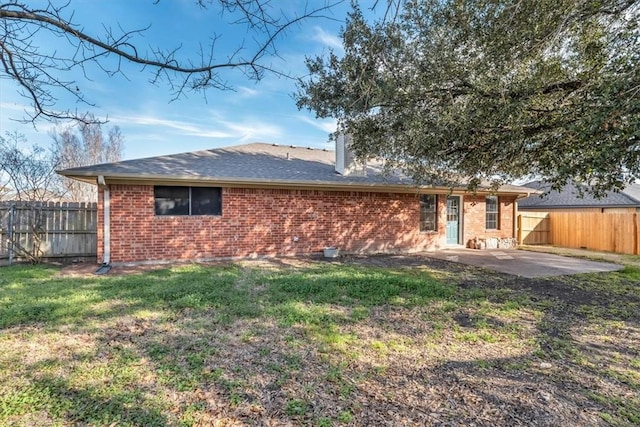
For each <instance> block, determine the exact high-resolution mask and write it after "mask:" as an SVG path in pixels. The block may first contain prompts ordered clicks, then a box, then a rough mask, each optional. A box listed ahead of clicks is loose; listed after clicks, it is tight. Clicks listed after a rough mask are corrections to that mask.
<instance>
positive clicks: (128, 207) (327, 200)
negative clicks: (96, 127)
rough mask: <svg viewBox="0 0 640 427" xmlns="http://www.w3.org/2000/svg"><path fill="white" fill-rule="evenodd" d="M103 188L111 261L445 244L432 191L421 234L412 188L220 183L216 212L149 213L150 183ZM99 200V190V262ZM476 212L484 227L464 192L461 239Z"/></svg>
mask: <svg viewBox="0 0 640 427" xmlns="http://www.w3.org/2000/svg"><path fill="white" fill-rule="evenodd" d="M110 193H111V261H113V262H128V261H151V260H156V261H157V260H171V259H203V258H218V257H251V256H259V255H294V254H306V253H313V252H320V251H321V250H322V249H323V248H324V247H326V246H337V247H339V248H340V250H341V251H343V252H367V253H376V252H415V251H423V250H435V249H436V248H439V247H442V246H444V244H445V238H444V235H445V223H446V212H445V207H446V196H438V212H439V217H438V232H426V233H421V232H420V231H419V220H420V204H419V198H418V196H417V195H416V194H415V193H410V194H396V193H366V192H343V191H316V190H284V189H248V188H223V192H222V215H221V216H156V215H155V214H154V200H153V186H150V185H120V184H117V185H116V184H113V185H110ZM102 201H103V197H102V191H100V195H99V209H98V212H99V213H98V223H99V227H98V260H99V261H102V257H103V233H102V229H103V215H102V213H103V211H102ZM482 202H484V199H482ZM510 205H513V203H511V204H510ZM467 209H469V212H468V213H467V212H466V210H467ZM504 211H506V209H503V206H502V200H501V212H502V215H504V219H503V220H502V222H501V230H500V231H498V232H497V233H498V234H500V235H501V236H502V234H505V233H506V236H509V237H510V236H511V231H509V230H511V229H510V228H505V227H506V226H507V222H506V221H509V224H510V221H511V218H510V217H509V216H508V215H505V214H504ZM476 215H479V216H480V217H481V218H479V219H478V220H477V221H480V220H481V223H482V229H483V230H484V208H483V207H482V208H480V207H479V206H478V205H476V206H474V207H471V206H469V207H467V203H466V197H465V215H464V220H465V238H466V236H467V235H468V233H467V231H466V230H467V227H466V222H467V221H471V222H477V221H476V218H475V216H476ZM509 227H510V226H509ZM473 229H474V230H475V229H476V228H473ZM503 231H504V233H503ZM507 231H508V232H507ZM494 234H495V233H494ZM494 234H491V235H490V236H487V237H492V236H493V235H494ZM294 237H297V238H298V241H297V242H296V241H294ZM471 237H475V235H472V236H471Z"/></svg>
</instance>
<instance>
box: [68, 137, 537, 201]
mask: <svg viewBox="0 0 640 427" xmlns="http://www.w3.org/2000/svg"><path fill="white" fill-rule="evenodd" d="M334 160H335V152H334V151H332V150H324V149H316V148H306V147H296V146H289V145H276V144H264V143H252V144H244V145H236V146H231V147H226V148H217V149H211V150H203V151H195V152H190V153H180V154H173V155H167V156H158V157H148V158H143V159H135V160H125V161H121V162H116V163H104V164H98V165H92V166H85V167H79V168H72V169H65V170H61V171H58V173H60V174H61V175H64V176H68V177H71V178H76V179H84V180H87V179H88V178H96V177H97V176H99V175H102V176H104V177H105V178H112V179H113V178H117V179H131V180H145V179H146V180H157V181H160V180H172V181H176V180H178V181H193V180H200V181H212V182H215V181H218V182H220V181H224V182H238V183H243V182H246V183H249V182H251V183H280V184H287V183H289V184H293V183H296V184H300V185H302V184H308V185H312V186H313V185H320V184H323V185H335V186H358V185H361V186H394V185H395V186H410V185H412V181H411V180H410V179H409V178H406V177H402V176H399V175H384V174H382V173H381V170H380V168H379V167H376V165H375V164H374V165H368V166H367V173H366V175H365V176H357V175H340V174H338V173H336V172H335V167H334ZM500 190H501V191H502V192H510V193H523V192H526V191H527V189H524V188H522V187H518V186H509V185H507V186H504V187H502V188H501V189H500Z"/></svg>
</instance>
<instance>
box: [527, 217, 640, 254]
mask: <svg viewBox="0 0 640 427" xmlns="http://www.w3.org/2000/svg"><path fill="white" fill-rule="evenodd" d="M639 233H640V218H639V217H638V214H637V213H636V212H624V213H608V212H566V211H565V212H521V213H520V215H519V216H518V242H520V243H522V244H525V245H536V244H550V245H554V246H562V247H567V248H578V249H591V250H597V251H607V252H617V253H622V254H632V255H638V254H640V234H639Z"/></svg>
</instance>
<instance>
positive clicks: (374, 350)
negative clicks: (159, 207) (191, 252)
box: [0, 262, 640, 426]
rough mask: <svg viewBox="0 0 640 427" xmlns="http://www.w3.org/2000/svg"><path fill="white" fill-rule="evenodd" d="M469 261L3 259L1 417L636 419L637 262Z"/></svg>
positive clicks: (322, 421) (121, 421) (49, 421)
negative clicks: (383, 264)
mask: <svg viewBox="0 0 640 427" xmlns="http://www.w3.org/2000/svg"><path fill="white" fill-rule="evenodd" d="M461 268H462V267H455V266H454V265H453V264H451V265H450V264H443V263H441V264H437V265H434V266H431V267H429V268H407V267H403V266H393V265H392V266H390V267H388V268H380V267H372V266H370V265H359V264H357V263H324V262H307V263H305V264H303V265H301V266H298V267H295V268H294V267H287V266H282V265H277V264H274V266H273V267H272V268H265V267H261V266H257V265H252V264H242V265H238V264H228V265H221V266H203V265H188V266H181V267H174V268H166V269H162V270H156V271H152V272H147V273H143V274H135V275H129V276H107V277H88V278H68V277H60V276H59V275H58V271H59V270H58V269H57V268H52V267H47V266H12V267H5V268H2V269H0V348H1V349H2V351H0V425H69V424H73V425H76V424H78V425H120V426H138V425H145V426H164V425H182V426H195V425H210V424H214V423H218V425H245V424H269V423H272V424H287V423H293V424H300V425H322V426H329V425H332V426H333V425H336V426H337V425H347V424H353V425H363V424H370V425H377V424H381V423H383V422H392V423H393V422H394V421H393V420H397V422H401V420H409V421H410V422H411V423H413V424H424V423H427V424H428V423H438V422H440V423H445V424H446V423H451V422H454V423H463V424H465V423H467V424H468V423H476V424H487V423H491V424H494V425H509V423H510V422H511V420H512V419H513V418H509V416H508V413H509V408H512V410H513V411H514V413H515V414H517V415H518V417H519V418H518V419H523V420H530V421H531V422H533V421H534V420H535V421H536V422H538V421H539V420H543V421H541V422H542V423H543V424H545V423H546V424H549V425H552V424H563V423H566V422H567V421H570V420H572V421H571V422H580V423H583V424H589V423H590V422H606V423H609V424H613V425H629V424H633V423H636V422H638V420H640V399H639V398H638V397H637V396H638V391H640V348H639V346H638V342H640V341H639V340H638V338H640V327H639V324H638V314H639V313H640V300H639V298H638V282H639V281H640V270H639V269H638V268H637V267H634V266H630V267H627V268H625V269H624V270H622V271H620V272H615V273H604V274H590V275H580V276H571V277H566V278H554V279H548V280H547V279H540V280H539V281H533V282H532V281H529V282H522V281H520V280H521V279H518V278H515V277H512V276H499V275H498V276H496V277H490V276H488V275H487V273H486V272H485V271H482V270H478V269H473V268H464V269H462V270H460V269H461ZM456 269H458V270H456ZM522 280H525V279H522ZM526 280H530V279H526ZM469 283H474V285H473V286H469ZM545 289H553V292H552V293H545V291H544V290H545ZM562 290H564V291H563V292H564V293H563V292H560V291H562ZM589 296H591V297H592V298H588V297H589ZM541 366H542V368H541ZM457 375H460V376H459V377H458V376H457ZM498 384H499V385H498ZM532 390H534V391H533V392H532ZM535 390H540V392H541V393H542V392H544V393H547V394H549V393H552V394H553V397H552V398H549V400H547V401H541V400H540V399H537V398H535V396H536V394H535V393H536V392H535ZM503 391H504V394H500V393H502V392H503ZM531 396H533V398H532V397H531ZM543 396H547V395H546V394H543ZM452 399H453V400H452ZM456 399H458V400H456ZM452 402H454V403H455V404H453V406H452ZM483 402H484V403H483ZM487 402H499V406H500V407H501V408H507V409H506V410H505V409H503V410H501V412H495V411H494V412H491V411H490V409H491V408H492V404H487ZM438 408H439V409H438ZM584 408H588V409H584ZM425 414H431V415H428V416H429V417H435V418H420V417H421V416H422V417H424V416H427V415H425ZM576 414H580V416H581V417H582V418H580V419H579V420H578V421H576V418H575V417H576V416H577V415H576ZM487 417H488V418H487ZM545 417H546V418H545ZM572 417H573V418H572ZM544 420H547V422H545V421H544ZM594 420H597V421H594Z"/></svg>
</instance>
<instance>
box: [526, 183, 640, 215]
mask: <svg viewBox="0 0 640 427" xmlns="http://www.w3.org/2000/svg"><path fill="white" fill-rule="evenodd" d="M523 186H524V187H529V188H532V189H535V190H538V191H542V192H543V194H542V195H533V196H529V197H527V198H524V199H522V200H520V201H518V207H519V208H520V209H527V208H529V209H533V208H535V209H559V208H585V207H598V208H603V207H640V185H639V184H631V185H629V186H628V187H627V188H625V190H623V191H622V192H614V191H608V192H607V193H606V195H605V197H603V198H600V199H598V198H595V197H594V196H593V195H591V194H589V193H587V192H586V191H584V190H583V194H582V196H581V195H580V191H579V188H578V187H577V186H576V185H574V184H567V185H565V186H564V187H563V188H562V190H560V191H557V190H553V191H549V190H550V189H551V186H550V185H549V184H547V183H545V182H541V181H533V182H529V183H527V184H524V185H523Z"/></svg>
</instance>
